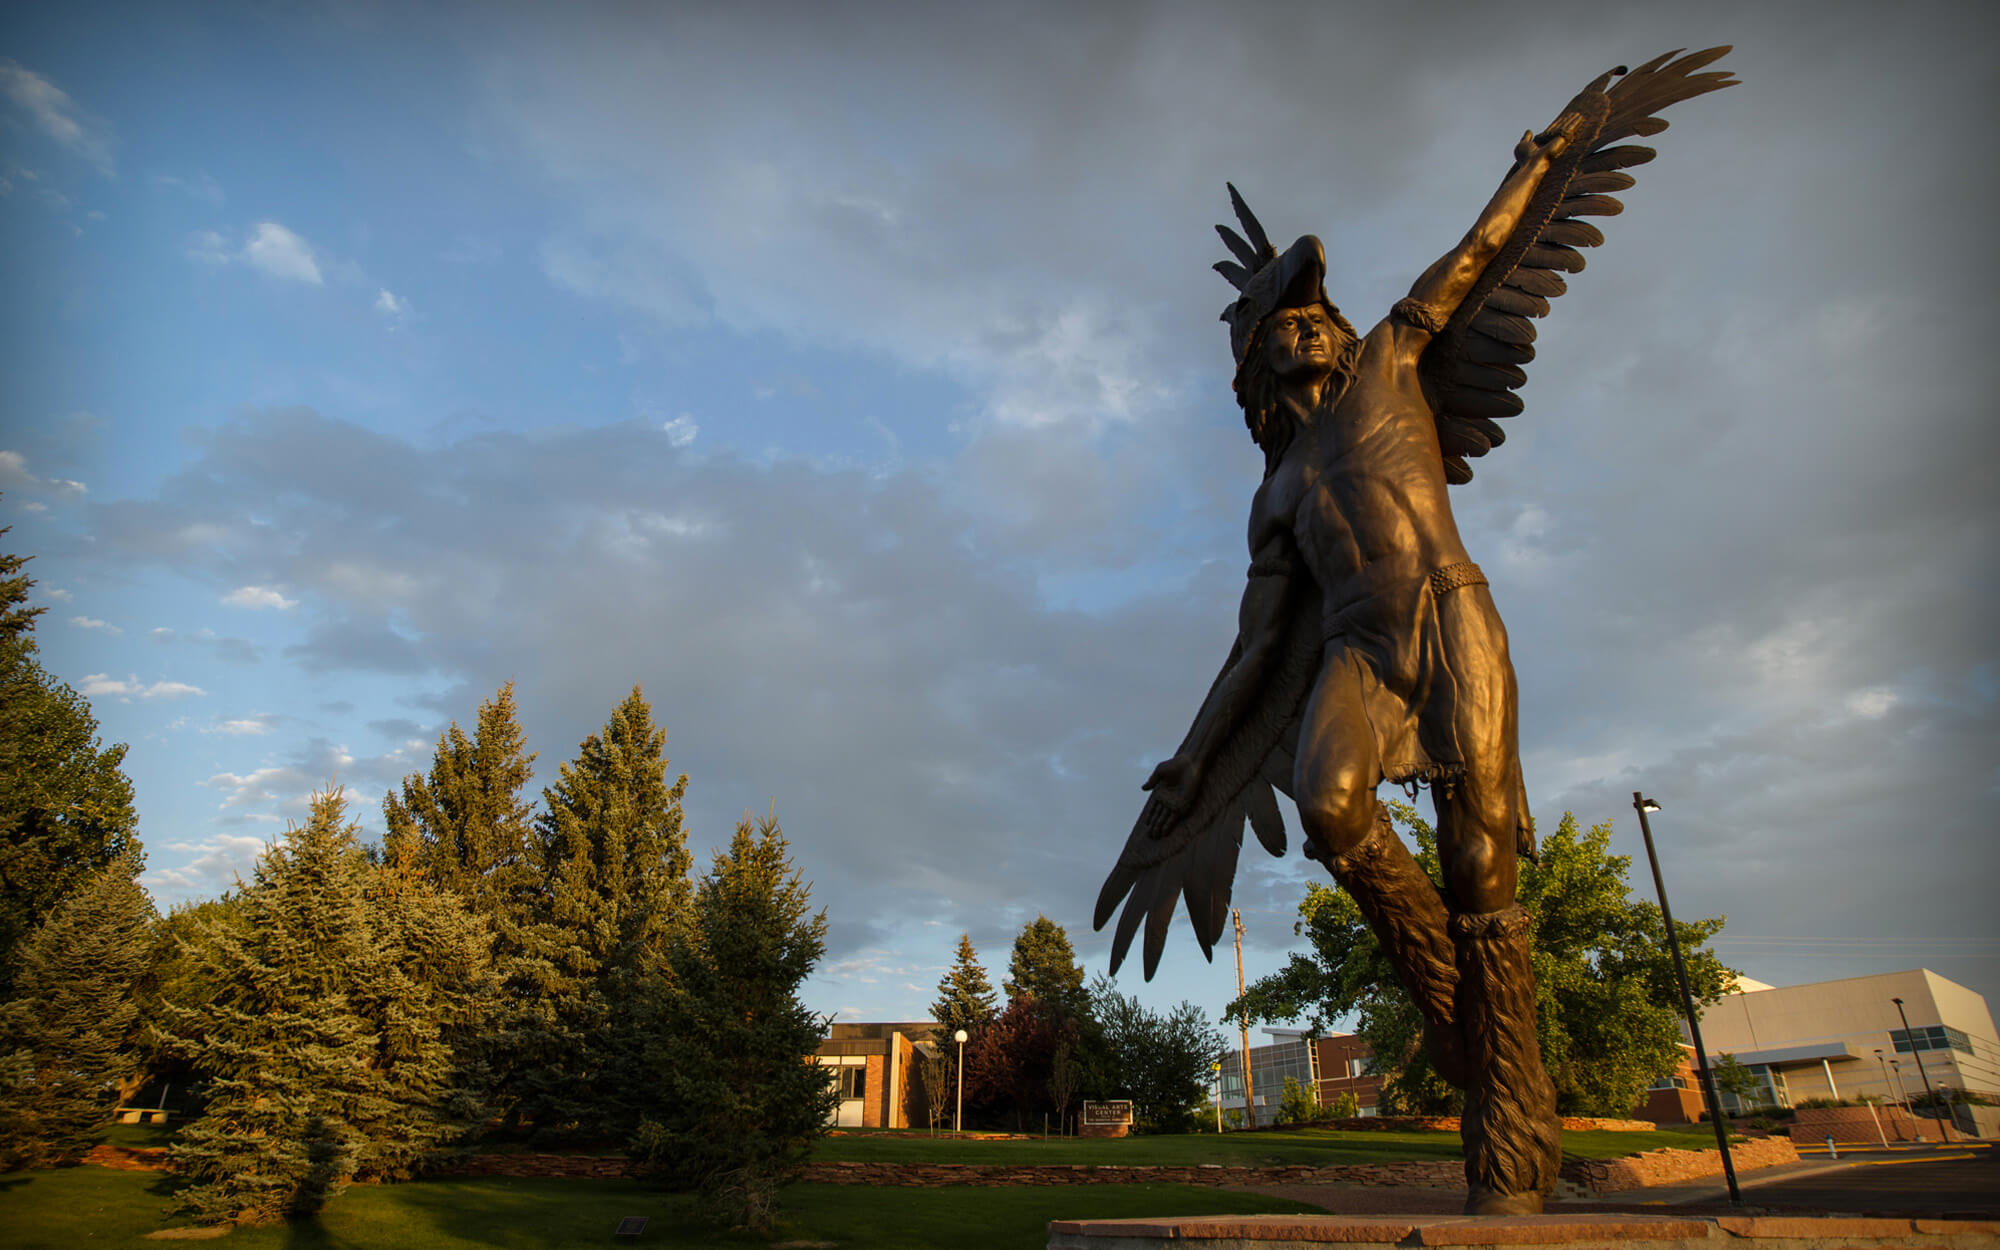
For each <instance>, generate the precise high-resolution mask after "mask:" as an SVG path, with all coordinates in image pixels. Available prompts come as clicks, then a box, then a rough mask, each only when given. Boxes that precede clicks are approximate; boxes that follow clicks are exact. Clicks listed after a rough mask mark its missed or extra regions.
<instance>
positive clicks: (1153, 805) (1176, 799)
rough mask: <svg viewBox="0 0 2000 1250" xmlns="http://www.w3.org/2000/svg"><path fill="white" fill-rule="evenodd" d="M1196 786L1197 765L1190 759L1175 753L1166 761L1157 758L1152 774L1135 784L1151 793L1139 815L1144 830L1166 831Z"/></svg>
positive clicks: (1159, 832) (1197, 778)
mask: <svg viewBox="0 0 2000 1250" xmlns="http://www.w3.org/2000/svg"><path fill="white" fill-rule="evenodd" d="M1200 785H1201V767H1200V765H1198V764H1196V763H1195V762H1194V761H1193V760H1192V759H1190V758H1188V757H1187V756H1185V755H1176V756H1174V757H1173V758H1172V759H1170V760H1161V761H1160V763H1159V765H1158V766H1157V767H1155V768H1154V769H1153V775H1152V776H1150V777H1148V778H1146V780H1145V783H1144V784H1143V785H1141V786H1140V787H1139V788H1140V789H1141V790H1150V791H1152V794H1153V801H1152V802H1150V803H1148V804H1146V810H1145V812H1144V813H1143V814H1142V818H1143V820H1144V821H1145V825H1146V832H1148V833H1150V834H1152V835H1153V836H1154V837H1159V836H1160V835H1162V834H1164V833H1166V832H1167V829H1168V828H1169V826H1171V825H1172V824H1173V822H1174V820H1175V818H1176V817H1178V816H1179V815H1180V814H1181V813H1182V812H1183V811H1185V810H1187V806H1188V803H1189V802H1190V801H1191V800H1192V799H1193V798H1194V792H1195V791H1196V790H1197V789H1198V788H1199V787H1200Z"/></svg>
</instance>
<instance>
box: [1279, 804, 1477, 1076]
mask: <svg viewBox="0 0 2000 1250" xmlns="http://www.w3.org/2000/svg"><path fill="white" fill-rule="evenodd" d="M1375 811H1376V818H1375V823H1374V825H1373V826H1372V827H1371V828H1370V829H1369V831H1368V836H1367V837H1365V838H1363V839H1362V840H1361V841H1360V843H1359V844H1357V845H1356V846H1354V847H1352V848H1351V849H1349V850H1348V851H1347V852H1346V853H1345V854H1342V855H1329V854H1326V853H1325V851H1324V848H1321V847H1317V846H1315V845H1313V844H1311V843H1308V844H1307V848H1306V854H1308V855H1310V856H1312V857H1313V858H1314V859H1317V860H1319V861H1320V862H1321V863H1324V864H1325V865H1326V866H1327V868H1328V870H1330V871H1331V872H1332V873H1333V877H1334V880H1335V881H1337V882H1339V883H1340V886H1341V888H1342V889H1344V890H1346V891H1347V893H1348V896H1349V897H1350V898H1352V899H1353V900H1354V902H1355V904H1356V905H1357V906H1358V907H1360V908H1361V914H1362V915H1363V916H1366V917H1367V918H1368V927H1369V928H1371V929H1373V930H1374V931H1375V937H1376V940H1377V941H1379V942H1380V943H1381V944H1382V949H1383V950H1384V951H1385V952H1386V953H1387V954H1388V956H1389V959H1390V962H1391V963H1393V964H1394V965H1395V967H1396V975H1397V977H1398V979H1399V980H1401V981H1402V983H1403V988H1405V989H1407V990H1408V991H1409V992H1410V997H1411V998H1413V999H1415V1000H1416V1004H1417V1007H1418V1009H1419V1010H1420V1011H1421V1012H1422V1013H1423V1017H1424V1041H1425V1045H1426V1048H1427V1049H1428V1050H1429V1052H1430V1056H1431V1063H1432V1064H1433V1065H1434V1066H1435V1067H1436V1068H1437V1071H1438V1075H1439V1076H1442V1077H1443V1078H1444V1079H1445V1080H1447V1081H1450V1082H1451V1083H1452V1084H1454V1085H1463V1084H1465V1082H1466V1075H1467V1073H1466V1065H1465V1044H1464V1041H1463V1039H1462V1036H1461V1034H1460V1031H1459V1026H1458V1006H1457V993H1458V969H1457V966H1456V963H1455V960H1454V957H1453V953H1452V945H1451V935H1450V933H1449V932H1448V931H1447V928H1446V926H1447V924H1448V923H1449V921H1450V914H1449V913H1448V912H1446V911H1445V906H1444V899H1443V897H1442V896H1440V895H1439V894H1438V889H1437V886H1436V884H1435V883H1433V882H1432V881H1431V879H1430V877H1429V876H1428V875H1427V874H1426V873H1425V872H1424V870H1423V868H1422V867H1421V866H1419V865H1418V863H1417V861H1416V857H1415V856H1413V855H1411V854H1410V848H1409V847H1407V846H1405V845H1404V844H1403V840H1402V839H1401V838H1399V837H1397V836H1396V830H1395V827H1394V826H1393V825H1391V824H1390V823H1389V812H1388V809H1387V808H1384V807H1383V806H1382V805H1381V804H1379V803H1377V804H1376V808H1375Z"/></svg>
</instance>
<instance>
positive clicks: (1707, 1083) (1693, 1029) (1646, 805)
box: [1632, 790, 1743, 1207]
mask: <svg viewBox="0 0 2000 1250" xmlns="http://www.w3.org/2000/svg"><path fill="white" fill-rule="evenodd" d="M1632 810H1633V811H1635V812H1638V813H1639V836H1641V837H1642V838H1644V839H1645V840H1646V862H1647V863H1648V864H1650V865H1652V868H1653V888H1654V889H1655V890H1658V891H1659V894H1660V919H1662V920H1664V921H1665V922H1666V925H1667V949H1668V950H1670V951H1672V952H1673V953H1674V978H1675V979H1676V980H1677V981H1679V982H1680V987H1681V1006H1682V1008H1683V1009H1684V1010H1685V1011H1686V1012H1687V1022H1688V1037H1689V1038H1691V1039H1692V1040H1693V1041H1694V1057H1695V1062H1696V1063H1698V1064H1699V1065H1701V1066H1700V1072H1701V1096H1702V1100H1703V1101H1704V1102H1706V1103H1707V1104H1708V1121H1709V1123H1710V1124H1713V1125H1714V1126H1715V1145H1716V1149H1718V1150H1720V1151H1721V1152H1722V1174H1723V1175H1724V1176H1725V1177H1726V1178H1728V1181H1729V1201H1730V1204H1731V1205H1732V1206H1739V1207H1740V1206H1742V1205H1743V1191H1742V1190H1741V1189H1739V1188H1737V1185H1736V1163H1735V1161H1734V1160H1733V1159H1731V1158H1730V1157H1729V1131H1728V1130H1727V1129H1725V1128H1723V1127H1722V1100H1721V1099H1720V1098H1718V1097H1717V1096H1716V1093H1715V1074H1714V1073H1713V1072H1711V1071H1709V1068H1708V1051H1707V1049H1706V1048H1705V1047H1703V1046H1702V1044H1701V1017H1700V1016H1698V1015H1696V1014H1695V1010H1694V992H1693V991H1692V990H1690V989H1689V988H1688V971H1687V961H1686V960H1684V959H1682V958H1681V939H1680V935H1679V934H1678V933H1676V932H1675V931H1674V912H1673V909H1672V908H1671V907H1669V906H1667V883H1666V880H1665V878H1663V877H1661V876H1660V857H1659V856H1658V855H1657V854H1655V853H1654V851H1653V827H1652V826H1651V825H1650V824H1648V823H1647V822H1646V813H1648V812H1657V811H1659V810H1660V805H1659V804H1658V803H1655V802H1653V800H1651V799H1649V798H1647V797H1646V796H1645V795H1643V794H1641V793H1639V792H1638V791H1637V790H1634V791H1633V792H1632Z"/></svg>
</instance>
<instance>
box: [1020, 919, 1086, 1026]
mask: <svg viewBox="0 0 2000 1250" xmlns="http://www.w3.org/2000/svg"><path fill="white" fill-rule="evenodd" d="M1004 985H1005V986H1006V990H1007V997H1008V999H1009V1000H1010V1001H1011V1000H1013V999H1015V998H1020V997H1022V996H1026V997H1029V998H1033V999H1034V1000H1035V1001H1037V1002H1039V1003H1040V1004H1041V1005H1042V1006H1043V1007H1044V1008H1045V1009H1049V1010H1053V1011H1055V1012H1056V1013H1058V1014H1059V1015H1062V1016H1064V1017H1067V1018H1069V1019H1072V1020H1075V1019H1082V1018H1084V1017H1086V1016H1088V1015H1089V1011H1090V995H1089V993H1088V992H1087V991H1086V990H1085V989H1084V988H1083V968H1082V967H1081V966H1080V965H1079V964H1078V963H1077V962H1076V950H1075V948H1073V947H1072V946H1070V944H1069V934H1068V933H1066V932H1064V931H1063V927H1062V926H1061V925H1059V924H1057V923H1056V922H1055V921H1053V920H1050V919H1049V918H1048V917H1047V916H1036V917H1035V918H1034V920H1033V921H1031V922H1029V923H1028V924H1027V925H1024V926H1023V927H1022V929H1021V935H1020V936H1019V937H1017V938H1015V939H1014V955H1013V958H1012V959H1010V960H1009V961H1008V964H1007V980H1006V981H1005V982H1004Z"/></svg>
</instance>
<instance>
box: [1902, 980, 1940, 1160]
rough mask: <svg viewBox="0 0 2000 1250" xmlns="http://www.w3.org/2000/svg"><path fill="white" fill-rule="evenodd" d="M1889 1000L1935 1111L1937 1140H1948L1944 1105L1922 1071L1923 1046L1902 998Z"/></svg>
mask: <svg viewBox="0 0 2000 1250" xmlns="http://www.w3.org/2000/svg"><path fill="white" fill-rule="evenodd" d="M1889 1001H1890V1002H1892V1003H1894V1004H1896V1014H1897V1015H1899V1016H1901V1017H1903V1039H1904V1040H1905V1041H1907V1042H1909V1044H1910V1055H1911V1057H1913V1058H1914V1059H1916V1061H1917V1075H1918V1076H1919V1077H1921V1078H1922V1079H1923V1082H1924V1097H1926V1098H1928V1099H1930V1100H1931V1110H1932V1111H1934V1112H1936V1113H1937V1122H1938V1140H1939V1141H1940V1142H1948V1141H1950V1140H1951V1130H1950V1129H1949V1128H1947V1127H1945V1122H1944V1105H1943V1104H1942V1103H1940V1102H1939V1101H1938V1097H1937V1095H1936V1094H1933V1093H1932V1092H1931V1076H1930V1073H1928V1072H1926V1071H1924V1052H1923V1048H1922V1047H1920V1046H1918V1045H1917V1035H1916V1034H1915V1033H1912V1032H1910V1013H1909V1012H1907V1011H1904V1010H1903V1000H1902V999H1900V998H1892V999H1890V1000H1889Z"/></svg>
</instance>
